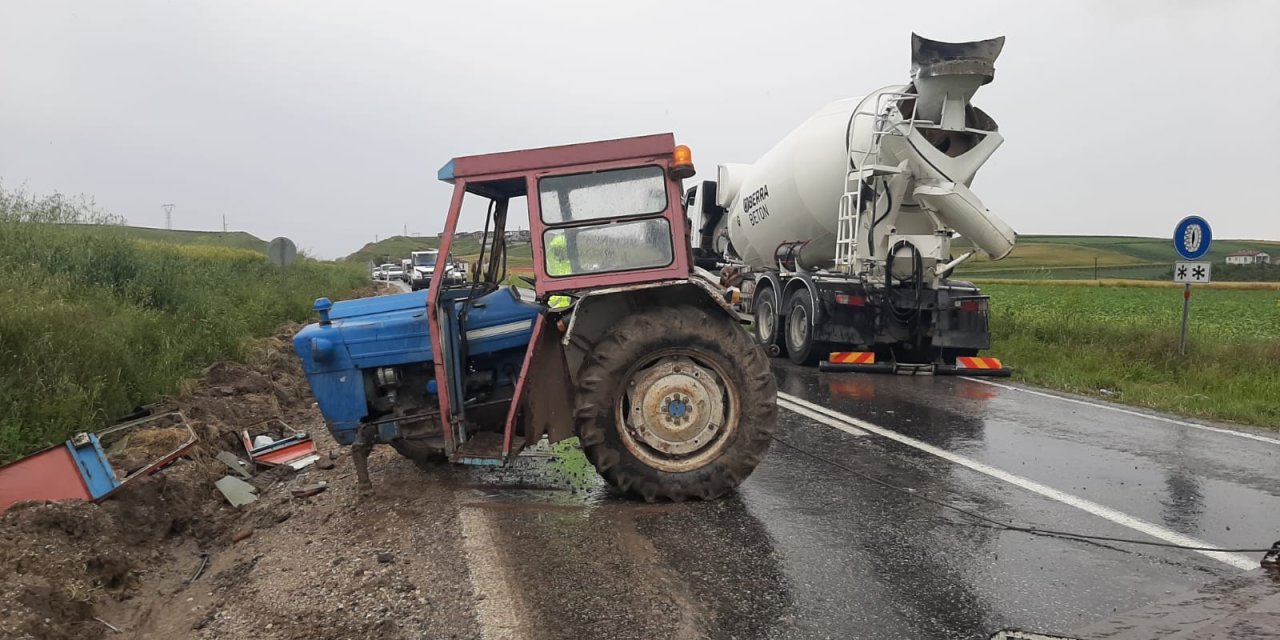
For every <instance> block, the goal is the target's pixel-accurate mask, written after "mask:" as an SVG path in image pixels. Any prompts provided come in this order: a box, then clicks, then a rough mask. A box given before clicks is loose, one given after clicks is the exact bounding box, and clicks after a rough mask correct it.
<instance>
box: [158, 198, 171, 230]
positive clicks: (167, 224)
mask: <svg viewBox="0 0 1280 640" xmlns="http://www.w3.org/2000/svg"><path fill="white" fill-rule="evenodd" d="M160 206H161V207H163V208H164V228H166V229H168V230H170V231H172V230H173V204H172V203H168V204H162V205H160Z"/></svg>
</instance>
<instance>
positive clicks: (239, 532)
mask: <svg viewBox="0 0 1280 640" xmlns="http://www.w3.org/2000/svg"><path fill="white" fill-rule="evenodd" d="M251 536H253V527H251V526H247V525H246V526H243V527H240V528H239V529H236V532H235V533H233V534H231V541H232V542H240V541H241V540H248V539H249V538H250V537H251Z"/></svg>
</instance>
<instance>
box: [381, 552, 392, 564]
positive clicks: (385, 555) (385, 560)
mask: <svg viewBox="0 0 1280 640" xmlns="http://www.w3.org/2000/svg"><path fill="white" fill-rule="evenodd" d="M377 557H378V562H379V563H380V564H391V563H392V562H395V561H396V557H395V556H393V555H391V554H390V553H389V552H386V551H379V552H378V556H377Z"/></svg>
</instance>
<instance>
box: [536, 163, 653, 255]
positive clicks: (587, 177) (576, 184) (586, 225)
mask: <svg viewBox="0 0 1280 640" xmlns="http://www.w3.org/2000/svg"><path fill="white" fill-rule="evenodd" d="M538 192H539V193H538V196H539V204H540V205H541V209H542V221H543V222H545V223H547V225H548V228H547V229H546V231H544V232H543V236H542V241H543V246H544V248H545V255H546V267H547V274H548V275H551V276H553V277H554V276H568V275H578V274H586V273H601V272H608V271H628V270H632V269H648V268H653V267H663V266H666V265H669V264H671V262H672V260H673V254H672V248H671V225H670V223H669V222H668V221H667V219H666V218H665V217H663V214H664V213H665V212H666V210H667V204H668V203H667V179H666V175H665V172H664V171H663V169H662V167H658V166H644V167H633V168H627V169H614V170H609V171H596V172H591V173H579V174H573V175H566V176H551V177H546V178H542V179H541V180H539V181H538ZM618 218H622V219H623V220H619V219H618Z"/></svg>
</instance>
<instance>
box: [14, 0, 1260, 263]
mask: <svg viewBox="0 0 1280 640" xmlns="http://www.w3.org/2000/svg"><path fill="white" fill-rule="evenodd" d="M1277 25H1280V2H1276V1H1275V0H1256V1H1248V0H1241V1H1228V0H1203V1H1194V0H1170V1H1163V2H1161V1H1155V0H1109V1H1102V0H1099V1H1096V2H1090V1H1077V2H1026V1H1009V2H975V3H968V2H959V1H956V0H950V1H943V2H923V1H920V0H916V1H914V2H907V3H871V2H851V1H849V0H840V1H836V2H805V1H801V0H788V1H785V2H780V1H772V2H746V1H740V2H700V1H697V0H685V1H683V2H662V1H659V0H647V1H645V2H616V1H615V2H607V1H599V0H596V1H593V2H554V1H547V0H540V1H538V2H527V1H526V2H483V1H473V2H449V3H443V2H442V3H436V2H421V1H417V2H408V1H406V2H349V3H333V2H316V1H308V2H293V3H284V2H280V3H273V2H228V1H224V0H219V1H217V2H190V1H181V2H127V1H119V2H90V1H88V0H85V1H83V2H59V1H49V0H39V1H36V0H33V1H30V2H26V1H19V0H4V1H3V3H0V28H2V32H0V33H2V34H3V35H0V92H2V93H0V180H3V183H4V186H5V188H8V189H12V188H15V187H17V186H21V185H24V184H25V185H26V187H27V188H28V190H30V191H33V192H36V193H48V192H52V191H54V190H57V191H61V192H64V193H71V194H77V193H84V194H88V195H92V196H94V197H96V198H97V200H98V202H99V204H101V205H102V206H104V207H105V208H106V209H108V210H110V211H112V212H113V213H117V214H120V215H123V216H125V217H126V218H128V220H129V222H130V223H131V224H135V225H141V226H156V227H163V226H164V212H163V210H162V209H161V206H160V205H161V204H162V203H165V202H172V203H174V204H175V205H176V206H175V209H174V226H175V227H176V228H191V229H209V230H215V229H220V228H221V224H222V222H221V216H222V215H223V214H225V215H226V217H227V222H228V225H229V226H230V227H231V228H232V229H240V230H245V231H249V232H251V233H253V234H255V235H257V236H260V237H262V238H267V239H269V238H272V237H275V236H278V235H285V236H289V237H291V238H293V239H294V240H295V241H297V242H298V244H299V246H300V247H303V248H304V249H308V250H311V251H312V252H313V253H315V254H318V255H320V256H322V257H339V256H342V255H345V254H347V253H350V252H351V251H354V250H355V249H357V248H359V247H360V246H361V245H362V244H363V243H365V242H368V241H371V240H373V239H374V238H375V236H377V237H386V236H388V235H393V234H399V233H401V232H402V231H403V230H404V229H405V228H406V227H407V229H408V231H409V232H410V233H422V234H435V233H436V232H438V231H439V230H440V228H441V226H442V224H443V220H444V213H445V210H446V208H447V207H448V197H449V187H448V186H447V185H444V184H443V183H440V182H437V181H436V179H435V173H436V170H437V169H438V168H439V167H440V166H441V165H442V164H444V163H445V162H446V161H447V160H448V159H449V158H450V157H452V156H455V155H469V154H474V153H485V152H490V151H502V150H509V149H518V148H525V147H533V146H545V145H551V144H562V143H570V142H580V141H586V140H593V139H603V138H616V137H622V136H628V135H637V134H646V133H658V132H664V131H672V132H674V133H675V134H676V137H677V139H678V140H679V141H680V142H683V143H685V144H688V145H690V146H691V147H692V148H693V153H694V160H695V162H696V164H697V166H698V167H699V169H700V171H699V176H698V177H699V178H710V177H714V176H715V165H716V164H718V163H721V162H751V161H753V160H754V159H755V158H756V157H758V156H759V155H760V154H761V153H763V152H764V151H766V150H768V149H769V147H771V146H772V145H773V144H774V143H775V142H776V141H777V140H778V139H779V138H781V137H782V136H783V135H784V134H785V133H786V132H787V131H789V130H790V129H791V128H793V127H794V126H796V125H797V124H799V123H800V122H801V121H802V120H804V119H805V118H806V117H808V116H809V115H810V114H811V113H812V112H814V111H816V110H817V109H818V108H819V107H821V106H822V105H823V104H825V103H827V102H829V101H832V100H836V99H839V98H844V97H850V96H857V95H862V94H865V93H867V92H869V91H872V90H874V89H876V88H878V87H881V86H884V85H887V84H894V83H900V82H904V81H906V80H907V73H908V70H909V64H910V49H909V44H910V34H911V32H912V31H913V30H914V31H916V32H918V33H920V34H921V35H924V36H926V37H929V38H933V39H940V40H977V39H983V38H989V37H993V36H997V35H1004V36H1007V38H1008V41H1007V43H1006V45H1005V49H1004V53H1003V54H1002V55H1001V57H1000V59H999V61H998V63H997V72H996V79H995V82H994V83H993V84H991V85H988V86H986V87H984V88H983V89H982V90H980V91H979V92H978V95H977V96H976V98H975V103H976V104H978V105H979V106H981V107H982V108H983V109H984V110H986V111H987V112H988V113H989V114H991V115H992V116H993V117H994V118H995V119H996V121H997V122H998V123H999V124H1000V129H1001V132H1002V133H1003V134H1004V136H1005V138H1006V142H1005V144H1004V146H1003V147H1002V148H1001V149H1000V150H999V151H997V152H996V154H995V156H994V157H993V158H992V159H991V160H990V161H989V162H988V163H987V165H986V167H984V168H983V169H982V171H980V172H979V174H978V177H977V180H976V181H975V183H974V190H975V192H976V193H978V195H979V196H980V197H982V198H983V200H984V201H985V202H986V204H987V205H988V206H989V207H990V208H991V209H992V211H993V212H995V213H996V214H998V215H1000V216H1001V217H1003V218H1005V219H1006V220H1007V221H1008V222H1009V223H1010V224H1011V225H1012V226H1013V227H1014V229H1016V230H1017V231H1018V232H1020V233H1088V234H1133V235H1150V236H1166V235H1169V234H1170V233H1171V231H1172V227H1173V225H1174V223H1175V222H1176V221H1177V220H1178V219H1179V218H1181V217H1182V216H1184V215H1188V214H1198V215H1202V216H1204V217H1205V218H1207V219H1208V220H1209V221H1210V223H1212V224H1213V226H1214V232H1215V236H1216V237H1220V238H1224V237H1249V238H1261V239H1280V205H1277V199H1276V197H1275V193H1276V184H1277V183H1280V159H1277V158H1278V156H1277V154H1280V36H1278V35H1277V33H1276V29H1277ZM464 224H465V223H464ZM472 226H478V223H476V224H475V225H472Z"/></svg>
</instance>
